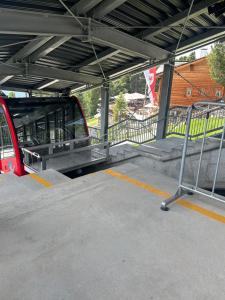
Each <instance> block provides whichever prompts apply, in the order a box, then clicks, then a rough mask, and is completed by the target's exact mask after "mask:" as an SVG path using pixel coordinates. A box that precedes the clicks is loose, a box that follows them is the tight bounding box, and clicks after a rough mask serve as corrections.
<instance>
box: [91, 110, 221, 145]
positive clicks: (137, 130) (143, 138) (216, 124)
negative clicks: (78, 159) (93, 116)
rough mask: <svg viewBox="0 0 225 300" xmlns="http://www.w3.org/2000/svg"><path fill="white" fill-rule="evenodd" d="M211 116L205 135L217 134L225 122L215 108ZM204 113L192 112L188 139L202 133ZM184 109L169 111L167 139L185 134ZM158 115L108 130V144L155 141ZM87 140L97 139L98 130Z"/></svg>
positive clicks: (112, 126)
mask: <svg viewBox="0 0 225 300" xmlns="http://www.w3.org/2000/svg"><path fill="white" fill-rule="evenodd" d="M214 110H215V111H214V112H213V113H211V115H210V119H209V122H208V128H207V135H208V136H210V135H216V134H220V133H221V131H222V129H223V123H224V121H225V110H224V109H221V107H218V108H216V106H215V109H214ZM204 118H205V116H204V111H203V112H202V111H201V112H199V111H195V112H194V113H193V115H192V120H191V125H190V133H189V134H190V135H189V139H192V140H194V139H199V138H201V137H202V136H203V132H204ZM186 120H187V107H181V106H178V107H173V108H171V109H170V110H169V113H168V119H167V122H168V123H167V132H166V136H167V137H172V136H174V137H180V138H183V137H184V136H185V132H186ZM159 121H161V120H159V115H158V114H155V115H153V116H151V117H148V118H146V119H144V120H137V119H135V118H128V119H125V120H122V121H120V122H118V123H116V124H114V125H111V126H109V128H108V141H109V142H110V145H111V146H114V145H117V144H120V143H123V142H126V141H129V142H133V143H136V144H143V143H146V142H150V141H154V140H155V139H156V131H157V125H158V122H159ZM89 133H90V136H93V137H97V138H101V133H100V128H97V127H89Z"/></svg>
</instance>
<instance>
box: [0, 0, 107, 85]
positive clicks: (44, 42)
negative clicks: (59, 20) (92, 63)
mask: <svg viewBox="0 0 225 300" xmlns="http://www.w3.org/2000/svg"><path fill="white" fill-rule="evenodd" d="M101 1H102V0H80V1H79V2H78V3H76V4H74V5H73V6H72V7H71V8H70V9H71V11H72V12H74V13H77V14H78V15H79V14H85V13H87V12H88V11H89V10H91V9H92V8H93V7H94V6H95V5H97V4H98V3H100V2H101ZM66 15H67V13H66ZM70 39H71V36H68V37H54V36H48V37H40V38H39V39H38V40H36V39H35V40H34V41H31V42H30V43H28V44H27V45H25V46H24V47H23V48H22V49H21V50H19V51H18V52H17V53H16V54H15V55H13V56H12V57H11V58H10V59H9V60H8V61H7V62H14V61H21V60H23V59H25V58H26V57H28V56H29V55H31V54H32V53H33V55H32V56H31V57H30V58H29V60H30V61H32V62H34V61H35V60H38V59H39V58H40V57H43V56H45V55H47V54H48V53H50V52H51V51H53V50H54V49H56V48H57V47H59V46H60V45H62V44H63V43H65V42H66V41H68V40H70ZM40 47H41V49H39V48H40ZM12 77H13V76H7V77H0V84H2V83H5V82H7V81H8V80H10V79H11V78H12Z"/></svg>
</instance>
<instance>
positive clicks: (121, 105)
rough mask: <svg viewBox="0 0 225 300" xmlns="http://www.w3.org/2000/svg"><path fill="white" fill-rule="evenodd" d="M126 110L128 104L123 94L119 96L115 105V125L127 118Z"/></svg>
mask: <svg viewBox="0 0 225 300" xmlns="http://www.w3.org/2000/svg"><path fill="white" fill-rule="evenodd" d="M126 110H127V103H126V101H125V98H124V96H123V93H120V94H119V96H118V97H117V98H116V101H115V105H114V107H113V120H114V122H115V123H117V122H119V121H121V120H122V119H124V118H126Z"/></svg>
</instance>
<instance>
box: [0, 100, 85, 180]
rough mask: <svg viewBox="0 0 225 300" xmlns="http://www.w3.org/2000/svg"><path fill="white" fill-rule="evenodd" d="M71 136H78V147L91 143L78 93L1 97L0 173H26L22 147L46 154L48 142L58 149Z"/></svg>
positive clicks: (72, 137) (63, 148)
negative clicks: (58, 95)
mask: <svg viewBox="0 0 225 300" xmlns="http://www.w3.org/2000/svg"><path fill="white" fill-rule="evenodd" d="M85 138H87V139H86V140H85ZM70 140H73V141H74V140H75V141H76V140H78V143H77V147H82V146H84V147H85V146H87V145H88V128H87V123H86V120H85V117H84V113H83V111H82V108H81V106H80V103H79V100H78V99H77V98H76V97H57V98H56V97H51V98H47V97H40V98H16V99H14V98H2V97H0V172H1V173H8V172H13V173H14V174H16V175H18V176H23V175H25V174H27V172H29V170H27V169H26V166H25V164H24V152H23V149H28V150H27V151H29V149H36V150H35V152H37V153H39V155H43V154H46V153H45V152H46V149H47V148H46V149H45V145H54V153H57V152H60V151H61V152H62V151H63V150H65V147H67V146H66V145H67V143H64V142H65V141H70ZM83 140H84V141H83ZM79 141H80V142H79Z"/></svg>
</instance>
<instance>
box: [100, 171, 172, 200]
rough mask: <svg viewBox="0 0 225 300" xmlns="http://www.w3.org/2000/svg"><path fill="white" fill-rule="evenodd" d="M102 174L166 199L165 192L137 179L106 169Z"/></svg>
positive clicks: (166, 194)
mask: <svg viewBox="0 0 225 300" xmlns="http://www.w3.org/2000/svg"><path fill="white" fill-rule="evenodd" d="M103 173H105V174H108V175H111V176H113V177H117V178H119V179H120V180H123V181H126V182H129V183H131V184H133V185H136V186H137V187H139V188H142V189H144V190H146V191H148V192H150V193H153V194H156V195H158V196H161V197H168V193H166V192H163V191H161V190H159V189H157V188H155V187H154V186H152V185H150V184H147V183H144V182H142V181H139V180H137V179H134V178H131V177H129V176H127V175H124V174H122V173H120V172H117V171H114V170H112V169H107V170H104V171H103Z"/></svg>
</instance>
